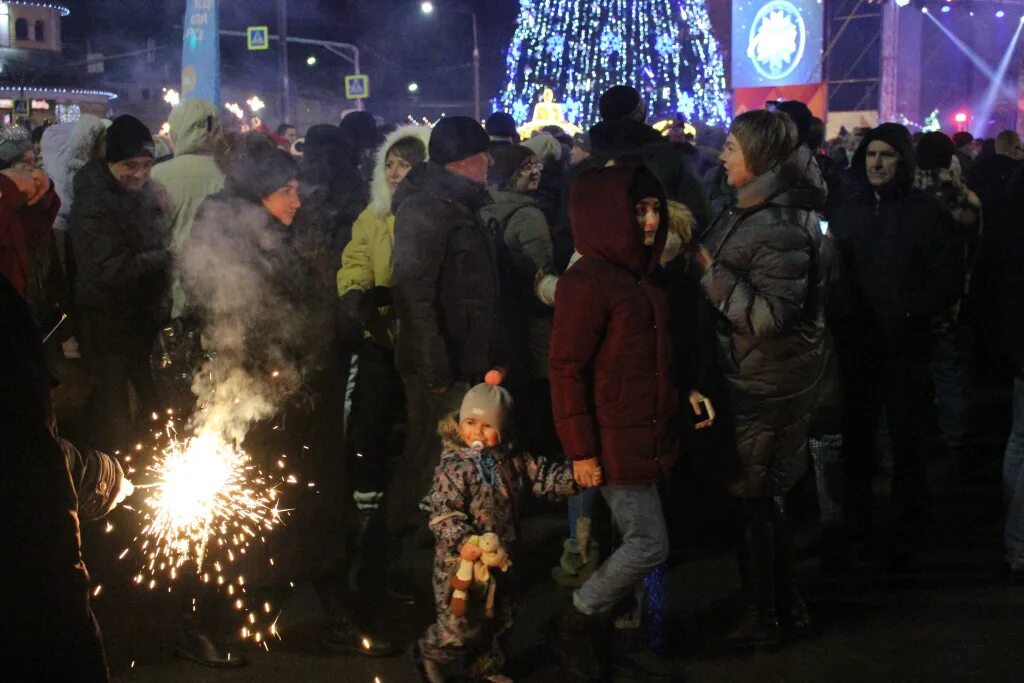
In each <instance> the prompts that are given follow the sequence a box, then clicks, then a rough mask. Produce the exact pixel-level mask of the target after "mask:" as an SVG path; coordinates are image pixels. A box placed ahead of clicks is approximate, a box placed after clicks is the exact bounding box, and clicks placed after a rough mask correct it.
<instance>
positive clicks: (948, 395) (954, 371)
mask: <svg viewBox="0 0 1024 683" xmlns="http://www.w3.org/2000/svg"><path fill="white" fill-rule="evenodd" d="M963 346H964V343H963V341H962V338H961V336H960V334H959V330H957V329H955V328H954V329H952V330H950V331H948V332H946V333H943V334H940V335H937V336H936V337H935V339H934V340H933V341H932V356H931V360H930V361H929V363H928V371H929V373H930V374H931V376H932V384H933V385H934V386H935V408H936V412H937V413H938V418H939V429H940V430H941V431H942V440H943V442H944V443H945V444H946V448H948V449H949V450H950V451H951V452H952V453H954V454H958V455H959V454H962V453H963V451H964V449H966V448H967V442H968V437H969V436H970V431H971V404H970V401H969V400H968V397H967V359H966V353H965V352H964V348H963Z"/></svg>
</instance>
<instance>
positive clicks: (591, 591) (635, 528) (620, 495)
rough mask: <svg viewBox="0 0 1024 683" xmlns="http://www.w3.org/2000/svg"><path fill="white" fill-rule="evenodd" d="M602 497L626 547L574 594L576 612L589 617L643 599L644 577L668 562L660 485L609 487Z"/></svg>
mask: <svg viewBox="0 0 1024 683" xmlns="http://www.w3.org/2000/svg"><path fill="white" fill-rule="evenodd" d="M601 495H602V496H604V500H605V502H606V503H607V504H608V508H609V509H610V510H611V513H612V522H613V523H614V524H615V528H616V529H617V530H618V532H619V533H620V534H621V535H622V545H620V546H619V547H618V548H617V549H616V550H615V552H614V553H612V554H611V556H610V557H609V558H608V559H607V560H605V562H604V564H602V565H601V566H600V567H598V568H597V571H595V572H594V574H593V575H592V576H591V577H590V579H589V580H588V581H587V582H586V583H585V584H583V585H582V586H581V587H580V588H579V590H577V591H576V592H575V593H573V596H572V601H573V604H574V605H575V606H576V609H577V610H579V611H580V612H582V613H583V614H587V615H591V614H601V613H604V612H608V611H609V610H611V609H612V608H614V607H615V606H616V604H618V602H619V601H621V600H622V599H623V598H626V597H628V596H630V595H633V596H636V597H638V598H641V599H642V595H643V581H644V577H646V576H647V574H648V573H649V572H650V571H651V570H652V569H654V568H655V567H657V566H658V565H660V564H662V563H663V562H665V561H666V560H667V559H668V530H667V529H666V528H665V514H664V513H663V512H662V509H661V498H660V496H658V487H657V486H656V485H654V484H644V485H641V486H605V487H603V488H602V489H601Z"/></svg>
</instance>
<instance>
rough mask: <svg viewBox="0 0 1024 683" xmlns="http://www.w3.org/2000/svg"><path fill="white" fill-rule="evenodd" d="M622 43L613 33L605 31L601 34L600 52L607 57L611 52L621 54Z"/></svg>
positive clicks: (619, 37)
mask: <svg viewBox="0 0 1024 683" xmlns="http://www.w3.org/2000/svg"><path fill="white" fill-rule="evenodd" d="M622 47H623V41H622V36H620V35H619V34H618V33H616V32H615V31H612V30H611V29H605V31H604V33H602V34H601V50H602V52H604V53H605V54H607V55H610V54H612V53H613V52H622Z"/></svg>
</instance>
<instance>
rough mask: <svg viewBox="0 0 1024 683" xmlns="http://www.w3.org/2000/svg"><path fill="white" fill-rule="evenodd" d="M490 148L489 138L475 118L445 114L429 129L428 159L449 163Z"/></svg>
mask: <svg viewBox="0 0 1024 683" xmlns="http://www.w3.org/2000/svg"><path fill="white" fill-rule="evenodd" d="M490 148H491V139H490V137H488V135H487V133H486V131H484V128H483V126H481V125H480V124H479V123H477V121H476V119H473V118H470V117H468V116H446V117H445V118H443V119H441V120H440V121H438V122H437V124H436V125H435V126H434V129H433V130H432V131H430V149H429V152H430V160H431V161H436V162H437V163H439V164H450V163H452V162H453V161H460V160H462V159H466V158H468V157H471V156H473V155H474V154H480V153H481V152H486V151H487V150H489V149H490Z"/></svg>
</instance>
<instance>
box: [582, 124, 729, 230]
mask: <svg viewBox="0 0 1024 683" xmlns="http://www.w3.org/2000/svg"><path fill="white" fill-rule="evenodd" d="M590 142H591V144H592V145H593V147H594V158H595V159H596V160H597V162H598V163H599V165H601V166H604V165H605V163H606V162H607V161H608V160H609V159H621V158H623V157H628V156H634V157H639V158H640V159H642V160H643V164H644V166H646V167H647V168H648V169H650V171H651V173H653V174H654V177H656V178H657V179H658V182H660V183H661V186H662V188H663V189H664V190H665V195H666V196H667V197H668V198H669V199H673V200H675V201H677V202H681V203H683V204H685V205H686V208H688V209H689V210H690V212H691V213H693V217H694V218H696V219H697V229H698V230H703V229H704V228H705V227H706V226H707V225H708V224H709V223H710V222H711V219H712V218H713V216H712V215H711V206H710V204H709V203H708V197H707V194H706V193H705V191H704V183H703V181H702V179H701V178H700V177H699V176H698V175H697V173H696V171H694V170H693V167H692V165H691V162H690V154H688V152H687V146H686V145H684V144H682V143H676V142H672V141H671V140H669V139H668V138H666V137H664V136H662V134H661V133H659V132H658V131H656V130H655V129H654V128H652V127H651V126H648V125H647V124H646V123H640V122H639V121H634V120H632V119H621V120H618V121H602V122H601V123H599V124H597V125H596V126H594V127H593V128H591V129H590Z"/></svg>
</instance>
